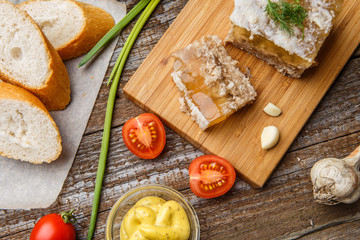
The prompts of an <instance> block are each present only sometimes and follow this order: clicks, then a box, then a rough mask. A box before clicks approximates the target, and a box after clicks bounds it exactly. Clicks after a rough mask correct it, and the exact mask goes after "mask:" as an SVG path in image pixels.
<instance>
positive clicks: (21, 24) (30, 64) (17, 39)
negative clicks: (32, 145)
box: [0, 0, 70, 110]
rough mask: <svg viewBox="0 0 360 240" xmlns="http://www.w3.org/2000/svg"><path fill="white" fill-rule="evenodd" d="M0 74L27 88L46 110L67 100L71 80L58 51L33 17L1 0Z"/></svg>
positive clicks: (7, 79)
mask: <svg viewBox="0 0 360 240" xmlns="http://www.w3.org/2000/svg"><path fill="white" fill-rule="evenodd" d="M0 16H1V17H0V26H1V28H0V77H1V79H2V80H3V81H5V82H10V83H13V84H16V85H18V86H21V87H23V88H26V89H27V90H29V91H30V92H32V93H33V94H35V95H36V96H37V97H38V98H40V100H41V101H42V102H43V103H44V105H45V106H46V107H47V109H48V110H61V109H64V108H65V107H66V105H67V104H68V103H69V101H70V81H69V76H68V73H67V70H66V68H65V65H64V63H63V62H62V60H61V58H60V56H59V54H58V53H57V52H56V50H55V49H54V48H53V46H52V45H51V44H50V42H49V41H48V40H47V39H46V37H45V36H44V35H43V33H42V32H41V30H40V29H39V27H38V26H37V25H36V23H35V22H34V21H33V20H32V18H31V17H30V16H29V15H28V14H27V13H26V12H24V11H22V10H20V9H18V8H17V7H16V6H15V5H14V4H12V3H10V2H8V1H6V0H0Z"/></svg>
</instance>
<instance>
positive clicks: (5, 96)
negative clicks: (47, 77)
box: [0, 82, 62, 164]
mask: <svg viewBox="0 0 360 240" xmlns="http://www.w3.org/2000/svg"><path fill="white" fill-rule="evenodd" d="M0 100H17V101H21V102H27V103H29V104H30V105H31V106H32V107H34V108H38V109H40V110H41V111H43V112H44V113H45V114H46V116H47V117H48V118H49V120H50V121H51V123H52V125H53V126H54V129H56V131H57V133H58V138H57V141H58V145H59V146H60V147H59V148H58V149H57V150H56V155H55V156H54V157H53V158H51V159H46V160H39V161H29V162H31V163H34V164H40V163H43V162H47V163H50V162H52V161H54V160H55V159H57V158H58V157H59V156H60V154H61V151H62V146H61V136H60V132H59V129H58V127H57V126H56V123H55V122H54V120H53V119H52V117H51V116H50V114H49V111H48V110H47V108H46V107H45V105H44V104H43V103H42V102H41V101H40V100H39V99H38V98H37V97H36V96H35V95H33V94H32V93H30V92H28V91H26V90H25V89H23V88H21V87H17V86H15V85H12V84H10V83H5V82H0ZM0 154H1V155H2V156H5V157H9V158H13V156H11V155H6V154H5V153H4V152H2V151H1V149H0Z"/></svg>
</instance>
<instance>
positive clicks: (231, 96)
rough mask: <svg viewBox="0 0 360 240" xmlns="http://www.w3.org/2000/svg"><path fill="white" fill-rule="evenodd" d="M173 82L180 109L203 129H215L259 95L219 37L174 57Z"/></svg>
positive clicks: (211, 37) (191, 47)
mask: <svg viewBox="0 0 360 240" xmlns="http://www.w3.org/2000/svg"><path fill="white" fill-rule="evenodd" d="M172 56H173V57H174V58H175V62H174V72H173V73H172V77H173V80H174V82H175V84H176V86H177V87H178V89H179V91H180V94H181V97H180V104H181V108H180V109H181V110H182V111H183V112H185V113H187V114H189V115H191V116H192V118H193V119H194V120H195V121H196V123H197V124H198V125H199V127H200V129H201V130H205V129H206V128H208V127H210V126H213V125H215V124H217V123H219V122H221V121H223V120H225V119H226V118H227V117H229V116H230V115H231V114H232V113H234V112H235V111H237V110H238V109H240V108H241V107H243V106H245V105H246V104H248V103H250V102H252V101H254V100H255V97H256V92H255V90H254V88H253V87H252V86H251V84H250V81H249V79H248V77H246V76H245V75H244V74H243V73H242V72H241V71H240V70H239V68H238V67H237V63H238V62H237V61H235V60H233V59H232V58H231V57H230V56H229V55H228V54H227V52H226V50H225V48H224V46H223V42H222V40H221V39H220V38H219V37H217V36H204V37H202V38H201V39H200V40H199V41H195V42H193V43H192V44H190V45H188V46H187V47H185V48H183V49H180V50H178V51H177V52H175V53H174V54H173V55H172Z"/></svg>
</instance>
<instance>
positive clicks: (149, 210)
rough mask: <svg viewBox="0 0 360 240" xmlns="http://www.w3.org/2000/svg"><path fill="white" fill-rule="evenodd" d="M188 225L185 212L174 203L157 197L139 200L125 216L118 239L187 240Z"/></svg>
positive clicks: (188, 233)
mask: <svg viewBox="0 0 360 240" xmlns="http://www.w3.org/2000/svg"><path fill="white" fill-rule="evenodd" d="M189 236H190V225H189V220H188V217H187V215H186V212H185V210H184V209H183V208H182V207H181V206H180V204H179V203H177V202H176V201H172V200H170V201H165V200H164V199H162V198H159V197H145V198H143V199H141V200H139V201H138V202H137V203H136V204H135V205H134V206H133V207H132V208H131V209H130V210H129V211H128V212H127V213H126V215H125V217H124V219H123V221H122V223H121V227H120V239H121V240H124V239H130V240H149V239H154V240H155V239H156V240H162V239H167V240H187V239H189Z"/></svg>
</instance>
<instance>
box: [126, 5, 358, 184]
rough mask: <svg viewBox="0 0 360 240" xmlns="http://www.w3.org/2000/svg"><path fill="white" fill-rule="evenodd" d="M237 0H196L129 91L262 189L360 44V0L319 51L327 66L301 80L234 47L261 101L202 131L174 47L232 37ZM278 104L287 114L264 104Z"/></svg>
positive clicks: (234, 54) (341, 17)
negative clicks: (271, 134) (264, 138)
mask: <svg viewBox="0 0 360 240" xmlns="http://www.w3.org/2000/svg"><path fill="white" fill-rule="evenodd" d="M233 8H234V3H233V0H213V1H209V0H200V1H199V0H189V2H188V4H187V5H186V6H185V8H184V9H183V11H182V12H181V13H180V14H179V16H178V17H177V18H176V19H175V21H174V22H173V24H172V25H171V26H170V27H169V29H168V30H167V31H166V33H165V34H164V36H163V37H162V38H161V39H160V41H159V42H158V43H157V45H156V46H155V47H154V49H153V50H152V51H151V53H150V54H149V55H148V57H147V58H146V59H145V61H144V62H143V63H142V65H141V66H140V67H139V69H138V70H137V71H136V73H135V74H134V75H133V76H132V78H131V79H130V81H129V82H128V83H127V84H126V86H125V87H124V93H125V94H126V96H127V97H128V98H129V99H130V100H132V101H134V102H135V103H136V104H137V105H139V106H140V107H142V108H144V109H145V110H147V111H150V112H153V113H155V114H157V115H158V116H159V117H160V118H161V119H162V120H163V121H164V122H165V124H166V125H167V126H169V127H170V128H171V129H173V130H174V131H175V132H177V133H178V134H180V135H181V136H182V137H184V138H185V139H187V140H188V141H189V142H190V143H192V144H193V145H195V146H196V147H198V148H199V149H200V150H202V151H203V152H205V153H207V154H215V155H218V156H221V157H223V158H225V159H227V160H228V161H230V162H231V163H232V164H233V166H234V167H235V169H236V170H237V172H238V175H239V176H240V177H241V178H243V179H244V180H245V181H247V182H248V183H249V184H251V185H252V186H253V187H262V186H263V185H264V183H265V182H266V180H267V179H268V177H269V176H270V174H271V173H272V171H273V170H274V168H275V167H276V165H277V164H278V163H279V161H280V160H281V158H282V157H283V155H284V154H285V152H286V151H287V149H288V148H289V146H290V145H291V143H292V142H293V140H294V139H295V137H296V135H297V134H298V133H299V131H300V130H301V128H302V127H303V125H304V124H305V122H306V121H307V119H308V118H309V116H310V115H311V113H312V112H313V111H314V109H315V108H316V106H317V105H318V103H319V102H320V100H321V98H322V97H323V96H324V94H325V93H326V91H327V90H328V89H329V87H330V86H331V84H332V83H333V81H334V80H335V78H336V76H337V75H338V74H339V72H340V71H341V69H342V68H343V66H344V65H345V63H346V62H347V61H348V59H349V57H350V56H351V54H352V53H353V51H354V50H355V48H356V47H357V46H358V44H359V42H360V34H359V32H360V11H359V10H360V0H356V1H354V0H348V1H344V7H343V10H342V12H341V14H340V15H339V17H338V18H337V21H336V23H335V26H334V28H333V30H332V32H331V34H330V36H329V37H328V39H327V41H326V42H325V44H324V46H323V47H322V51H321V52H320V54H319V57H318V60H319V63H320V64H319V66H317V67H315V68H313V69H311V70H308V71H306V72H305V74H304V75H303V78H301V79H291V78H288V77H285V76H283V75H281V74H279V73H278V72H277V71H276V70H275V69H274V68H273V67H270V66H268V65H267V64H266V63H264V62H263V61H261V60H259V59H257V58H255V57H253V56H251V55H249V54H247V53H245V52H243V51H241V50H239V49H236V48H234V47H231V46H227V50H228V52H229V54H230V55H231V56H232V57H234V58H235V59H237V60H238V61H239V67H240V69H241V70H242V71H243V72H246V69H247V68H249V69H250V71H251V75H252V78H251V79H250V80H251V83H252V85H253V86H254V88H255V90H256V91H257V93H258V98H257V100H256V101H255V102H254V104H252V105H249V106H247V107H245V108H243V109H242V110H240V111H238V112H237V113H235V114H234V115H233V116H231V117H230V118H228V119H227V120H226V121H224V122H222V123H220V124H218V125H216V126H214V127H212V128H210V129H207V130H206V131H205V132H202V131H201V130H200V129H199V128H198V126H197V124H195V123H194V122H193V121H192V120H191V118H190V117H189V116H188V115H186V114H184V113H182V112H181V111H180V110H179V107H180V104H179V101H178V98H179V93H178V90H177V88H176V86H175V84H174V83H173V81H172V77H171V76H170V74H171V72H172V65H173V59H171V58H170V55H171V53H173V52H174V51H176V50H178V49H180V48H183V47H185V46H186V45H188V44H190V43H191V42H193V41H194V40H198V39H200V38H201V37H202V36H204V35H209V34H212V35H218V36H220V38H222V39H224V38H225V36H226V35H227V33H228V30H229V29H230V20H229V16H230V14H231V13H232V11H233ZM269 102H272V103H274V104H276V105H277V106H279V107H280V108H281V109H282V111H283V113H282V114H281V115H280V116H279V117H270V116H268V115H266V114H265V113H264V112H263V108H264V107H265V106H266V105H267V104H268V103H269ZM269 125H275V126H277V127H278V128H279V130H280V141H279V143H278V145H277V146H276V147H274V148H273V149H270V150H263V149H261V146H260V135H261V132H262V130H263V128H264V127H266V126H269Z"/></svg>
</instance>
